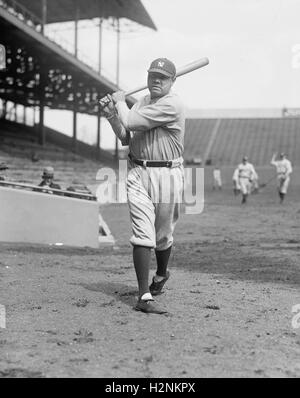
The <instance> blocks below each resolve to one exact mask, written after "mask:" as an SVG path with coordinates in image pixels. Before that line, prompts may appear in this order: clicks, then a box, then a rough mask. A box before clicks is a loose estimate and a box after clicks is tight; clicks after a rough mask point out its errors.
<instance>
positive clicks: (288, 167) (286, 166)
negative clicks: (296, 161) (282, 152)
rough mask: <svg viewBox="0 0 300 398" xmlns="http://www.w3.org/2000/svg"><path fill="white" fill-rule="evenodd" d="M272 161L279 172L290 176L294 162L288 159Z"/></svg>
mask: <svg viewBox="0 0 300 398" xmlns="http://www.w3.org/2000/svg"><path fill="white" fill-rule="evenodd" d="M271 163H272V164H273V165H274V166H275V167H276V171H277V174H280V175H285V176H289V175H290V174H291V173H292V171H293V168H292V164H291V162H290V161H289V160H288V159H282V160H277V161H276V160H273V161H272V162H271Z"/></svg>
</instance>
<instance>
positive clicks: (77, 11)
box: [0, 0, 156, 160]
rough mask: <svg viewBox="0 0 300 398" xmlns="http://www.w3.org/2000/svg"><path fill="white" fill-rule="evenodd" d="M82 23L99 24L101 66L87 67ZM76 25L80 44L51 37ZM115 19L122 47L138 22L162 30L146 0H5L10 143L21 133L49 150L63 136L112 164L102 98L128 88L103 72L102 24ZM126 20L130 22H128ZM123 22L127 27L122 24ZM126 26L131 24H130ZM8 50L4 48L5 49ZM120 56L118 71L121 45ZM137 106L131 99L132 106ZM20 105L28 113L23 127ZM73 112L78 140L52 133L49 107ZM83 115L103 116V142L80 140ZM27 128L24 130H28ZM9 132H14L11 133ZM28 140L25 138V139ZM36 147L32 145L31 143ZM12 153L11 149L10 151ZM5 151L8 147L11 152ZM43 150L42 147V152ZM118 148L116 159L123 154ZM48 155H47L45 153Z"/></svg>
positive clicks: (3, 78) (1, 34)
mask: <svg viewBox="0 0 300 398" xmlns="http://www.w3.org/2000/svg"><path fill="white" fill-rule="evenodd" d="M82 20H93V21H95V20H96V21H98V22H97V24H98V25H97V26H99V63H98V65H97V66H96V67H94V66H91V65H90V64H87V63H86V62H87V61H86V59H85V58H84V57H83V56H81V54H80V51H79V50H78V32H79V31H78V23H79V21H82ZM70 21H72V22H74V46H73V48H71V49H70V47H69V46H64V45H62V44H61V42H60V41H59V40H57V39H56V38H55V39H54V38H52V36H51V35H50V34H48V30H47V26H48V25H49V24H53V23H65V22H70ZM104 21H111V24H112V25H113V26H114V27H115V30H116V33H117V38H118V43H119V42H120V35H121V33H122V26H123V25H124V24H135V25H137V26H141V27H146V28H149V29H153V30H156V27H155V25H154V23H153V21H152V19H151V18H150V16H149V15H148V13H147V11H146V9H145V8H144V6H143V4H142V3H141V2H140V0H98V1H95V0H85V1H81V0H51V1H47V0H18V1H14V0H5V1H4V0H0V38H1V42H0V44H1V45H2V47H1V48H2V62H3V51H5V52H6V54H5V55H6V62H5V65H4V67H3V68H2V69H1V70H0V99H1V118H0V131H1V136H2V138H5V137H4V135H6V138H5V139H6V141H7V135H10V138H9V139H10V140H11V141H12V138H13V137H12V135H13V134H14V135H15V137H14V138H15V140H17V141H19V143H18V144H17V146H20V145H21V144H24V142H23V143H22V142H20V141H21V140H23V141H24V140H25V138H26V137H28V135H30V140H31V141H32V140H33V141H34V142H35V143H36V144H39V145H40V146H41V147H44V146H45V144H46V142H47V143H48V142H51V141H53V140H55V139H56V138H58V137H59V139H58V142H57V144H59V145H60V144H61V142H62V141H63V142H64V144H65V149H69V150H72V151H73V152H74V153H78V154H81V153H83V154H84V155H86V154H87V153H88V154H89V155H90V156H91V157H93V158H96V159H102V160H103V159H105V160H107V158H108V157H111V156H109V153H107V152H106V153H105V151H101V148H100V135H101V115H100V110H99V107H98V102H97V99H99V98H101V97H102V96H104V95H105V94H107V93H112V92H113V91H116V90H117V89H122V87H120V83H119V77H118V73H117V75H116V79H115V81H112V80H111V79H109V78H108V77H107V76H105V73H104V72H103V69H102V68H101V64H102V53H101V46H102V41H101V37H102V24H103V22H104ZM124 21H125V22H124ZM122 24H123V25H122ZM124 26H125V25H124ZM3 49H4V50H3ZM117 51H118V53H117V54H116V59H117V61H116V70H117V72H118V68H119V51H120V49H119V45H118V48H117ZM134 102H135V99H134V98H133V97H129V98H128V104H129V105H131V104H133V103H134ZM20 107H21V108H22V107H23V108H22V109H23V118H22V121H21V124H20V123H19V124H18V125H16V124H13V123H10V125H8V124H9V123H8V120H13V122H16V121H19V119H20V112H22V109H21V110H20ZM47 108H48V109H57V110H68V111H71V112H72V113H73V134H72V139H71V140H67V139H66V138H64V137H62V136H61V135H59V134H55V132H53V131H50V129H47V128H46V126H45V123H44V119H45V117H44V116H45V109H47ZM28 110H31V111H32V112H34V113H35V112H37V113H38V123H35V119H36V117H35V114H34V117H32V116H31V119H33V120H34V122H33V125H32V126H31V127H32V128H31V129H30V128H29V127H28V128H25V125H26V124H30V123H28V119H29V117H28V112H27V111H28ZM78 113H82V114H87V115H93V116H95V117H96V118H97V120H98V123H97V126H98V127H97V144H96V145H94V146H87V145H83V143H80V142H79V140H78V139H77V131H78V126H77V115H78ZM22 124H23V126H24V127H22ZM7 130H9V134H8V131H7ZM21 136H22V137H21ZM31 146H32V144H31ZM5 148H6V149H7V145H6V147H5ZM5 148H2V150H3V149H5ZM39 150H40V151H41V148H39ZM117 150H118V148H117V145H116V153H115V154H116V155H117ZM44 155H45V153H44Z"/></svg>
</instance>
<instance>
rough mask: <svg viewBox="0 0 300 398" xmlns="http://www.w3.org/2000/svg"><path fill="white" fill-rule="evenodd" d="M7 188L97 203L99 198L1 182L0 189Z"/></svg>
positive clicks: (48, 188) (61, 190)
mask: <svg viewBox="0 0 300 398" xmlns="http://www.w3.org/2000/svg"><path fill="white" fill-rule="evenodd" d="M1 186H2V187H6V188H17V189H18V188H20V189H25V190H29V191H33V192H41V193H48V194H54V195H59V196H65V197H69V198H70V197H71V198H75V199H85V200H93V201H96V200H97V198H96V196H94V195H90V194H85V193H78V192H73V191H67V190H63V189H54V188H50V187H47V186H44V187H39V186H37V185H33V184H24V183H20V182H14V181H0V187H1Z"/></svg>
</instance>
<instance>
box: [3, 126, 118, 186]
mask: <svg viewBox="0 0 300 398" xmlns="http://www.w3.org/2000/svg"><path fill="white" fill-rule="evenodd" d="M57 134H58V136H59V133H57ZM50 138H51V140H50ZM66 138H69V137H66ZM49 141H50V142H48V141H47V144H46V145H45V146H44V147H42V146H40V145H39V144H38V138H37V134H36V130H35V128H34V127H28V126H24V125H20V124H17V123H12V122H7V121H3V120H2V121H1V122H0V162H5V163H7V165H8V166H9V170H8V171H7V176H8V177H9V179H11V180H14V181H17V182H23V183H28V184H38V183H39V182H40V181H41V174H42V171H43V168H44V167H46V166H53V167H54V169H55V182H57V183H59V184H60V185H61V187H62V188H66V187H68V186H69V185H71V183H72V181H73V180H79V181H81V182H82V183H84V184H86V185H94V184H96V174H97V171H98V170H99V168H101V167H104V166H107V165H108V164H109V165H110V166H111V165H112V163H111V162H109V163H107V162H108V160H107V159H105V158H104V159H103V161H99V160H96V159H94V160H93V157H90V158H89V157H88V156H87V157H84V156H81V155H79V154H76V153H73V152H72V151H71V150H68V149H67V148H66V147H64V146H61V145H59V144H56V143H54V142H53V141H55V140H54V139H53V136H52V137H49ZM65 146H66V145H65ZM70 147H71V145H70ZM91 150H93V148H92V147H91Z"/></svg>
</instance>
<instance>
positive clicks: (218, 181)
mask: <svg viewBox="0 0 300 398" xmlns="http://www.w3.org/2000/svg"><path fill="white" fill-rule="evenodd" d="M215 189H219V190H221V189H222V177H221V169H220V167H219V165H218V164H216V166H215V168H214V170H213V190H215Z"/></svg>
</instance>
